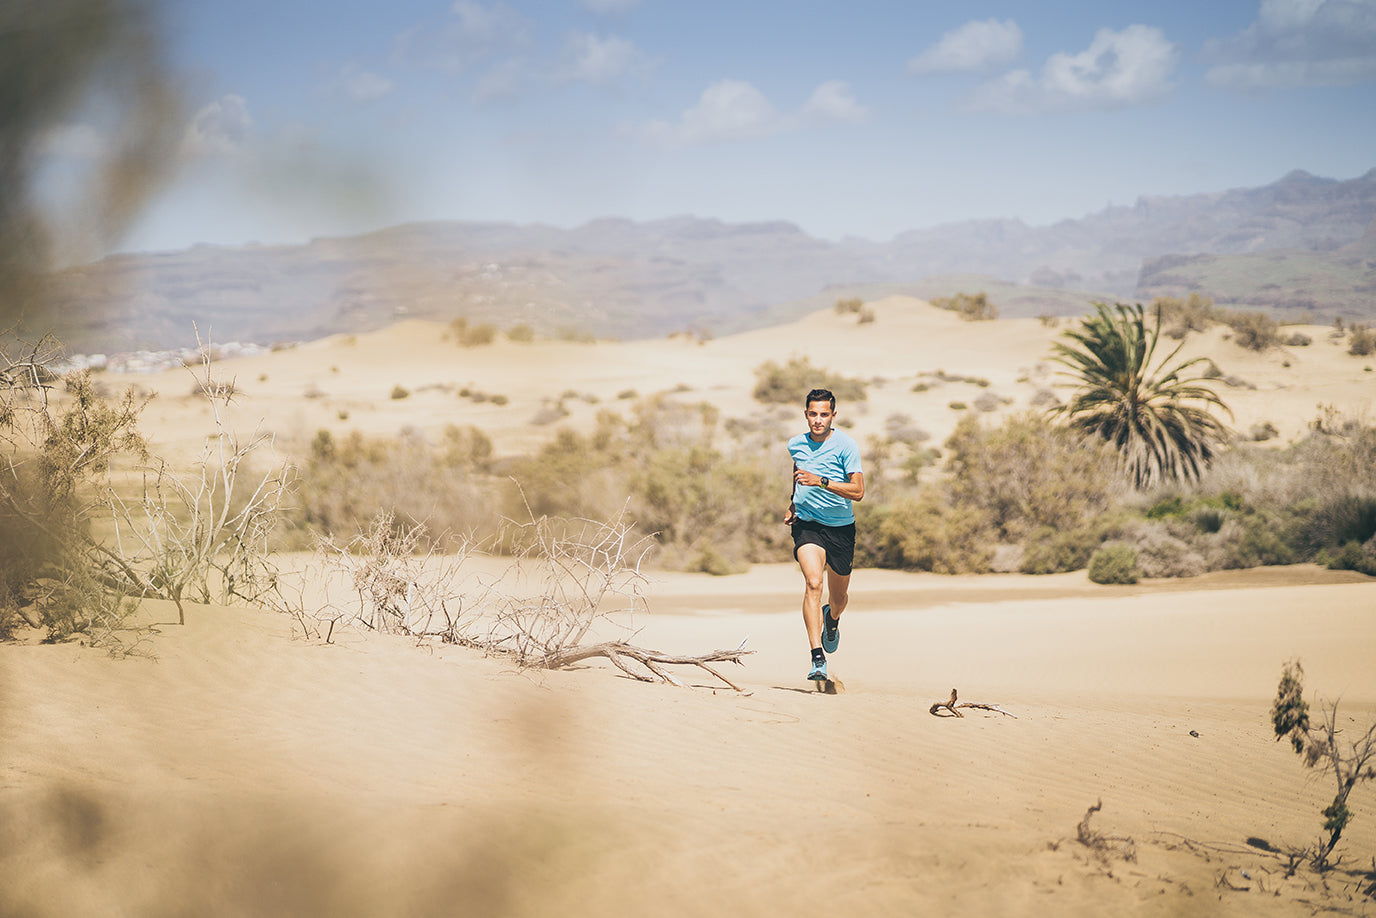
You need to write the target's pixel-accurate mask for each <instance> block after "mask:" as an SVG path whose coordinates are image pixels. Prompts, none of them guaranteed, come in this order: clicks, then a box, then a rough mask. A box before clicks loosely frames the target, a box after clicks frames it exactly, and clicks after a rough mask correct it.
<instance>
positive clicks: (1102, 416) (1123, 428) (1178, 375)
mask: <svg viewBox="0 0 1376 918" xmlns="http://www.w3.org/2000/svg"><path fill="white" fill-rule="evenodd" d="M1094 307H1095V309H1096V310H1097V315H1092V316H1088V317H1086V318H1085V319H1083V320H1081V324H1080V328H1079V329H1076V330H1073V331H1068V332H1066V333H1065V337H1067V338H1070V339H1072V340H1073V341H1074V342H1075V344H1067V343H1062V342H1057V343H1056V344H1055V349H1056V356H1055V357H1054V358H1053V359H1054V360H1055V361H1056V362H1057V363H1060V364H1063V365H1064V366H1066V367H1068V368H1069V370H1070V372H1068V373H1067V372H1064V371H1062V375H1066V376H1071V377H1074V378H1075V379H1076V380H1077V381H1078V383H1079V387H1078V389H1077V391H1076V392H1075V395H1074V397H1073V398H1071V400H1070V402H1069V403H1068V404H1066V405H1062V406H1060V407H1059V408H1056V409H1053V410H1054V411H1055V412H1056V413H1059V414H1064V415H1065V416H1066V417H1067V418H1068V419H1069V421H1070V426H1071V427H1073V428H1076V429H1078V430H1082V431H1084V432H1086V433H1090V434H1094V435H1096V436H1099V437H1102V438H1103V439H1104V440H1106V441H1108V442H1109V443H1112V444H1113V445H1114V447H1115V448H1116V449H1117V450H1118V455H1119V458H1120V460H1121V462H1122V465H1123V468H1124V469H1125V470H1126V472H1127V473H1128V475H1129V476H1130V477H1131V479H1132V482H1133V484H1134V485H1135V486H1136V487H1137V488H1139V489H1141V488H1146V487H1150V486H1151V485H1154V484H1157V483H1158V482H1160V481H1163V480H1165V479H1167V478H1174V479H1184V480H1196V479H1198V478H1199V474H1200V472H1201V471H1202V470H1203V469H1204V468H1205V467H1207V466H1208V464H1209V462H1210V460H1211V459H1213V457H1214V454H1215V452H1216V451H1217V449H1218V447H1219V446H1221V445H1222V444H1223V442H1224V441H1225V440H1226V439H1227V428H1225V427H1224V426H1223V424H1222V422H1220V421H1219V420H1218V419H1217V418H1215V417H1214V416H1213V415H1212V414H1210V413H1209V409H1210V408H1214V407H1216V408H1219V409H1222V410H1223V411H1226V412H1228V416H1229V417H1232V412H1231V411H1229V409H1228V406H1227V405H1225V404H1224V403H1223V400H1222V399H1220V398H1219V397H1218V396H1217V395H1216V394H1215V393H1214V391H1213V390H1212V389H1210V388H1209V387H1208V386H1207V385H1202V383H1203V382H1204V380H1205V379H1206V378H1207V377H1205V376H1201V375H1195V374H1190V375H1187V372H1188V371H1189V370H1190V368H1191V367H1193V366H1195V365H1196V364H1199V363H1203V362H1205V358H1203V357H1196V358H1194V359H1193V360H1185V361H1182V362H1181V363H1179V364H1177V365H1175V366H1170V363H1171V361H1173V360H1174V359H1175V355H1176V354H1178V353H1179V352H1180V347H1182V346H1183V342H1182V343H1181V345H1180V346H1177V347H1176V349H1175V350H1173V351H1171V353H1170V354H1169V355H1168V356H1167V357H1165V358H1164V359H1163V360H1161V361H1160V362H1158V363H1156V364H1155V366H1153V364H1152V357H1153V355H1154V354H1155V352H1156V344H1157V341H1158V340H1159V339H1160V335H1161V314H1160V312H1159V311H1158V312H1157V315H1156V324H1155V325H1154V326H1152V327H1150V328H1148V327H1147V324H1146V321H1145V318H1144V315H1143V309H1142V306H1141V305H1140V304H1138V305H1135V306H1125V305H1123V304H1122V303H1115V304H1114V305H1113V306H1111V307H1110V306H1109V305H1108V304H1107V303H1098V302H1096V303H1094ZM1187 403H1188V404H1187Z"/></svg>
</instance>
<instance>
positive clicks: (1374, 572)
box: [1325, 541, 1376, 577]
mask: <svg viewBox="0 0 1376 918" xmlns="http://www.w3.org/2000/svg"><path fill="white" fill-rule="evenodd" d="M1325 564H1326V566H1327V567H1328V569H1329V570H1333V571H1359V572H1360V573H1363V574H1366V575H1367V576H1369V577H1376V541H1373V542H1368V543H1367V544H1366V545H1362V544H1360V543H1358V542H1348V543H1347V544H1346V545H1344V546H1343V547H1342V548H1340V549H1339V550H1338V551H1336V552H1332V553H1329V554H1327V555H1326V556H1325Z"/></svg>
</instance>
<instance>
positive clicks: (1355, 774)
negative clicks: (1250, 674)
mask: <svg viewBox="0 0 1376 918" xmlns="http://www.w3.org/2000/svg"><path fill="white" fill-rule="evenodd" d="M1320 707H1321V709H1322V712H1323V719H1322V722H1320V723H1319V724H1318V725H1317V726H1316V725H1314V724H1312V723H1311V722H1310V720H1309V703H1308V702H1306V701H1305V700H1304V668H1303V667H1302V666H1300V662H1299V661H1298V660H1291V661H1289V662H1288V663H1286V664H1285V666H1284V668H1283V669H1282V670H1281V674H1280V683H1279V684H1278V685H1277V686H1276V699H1275V701H1274V702H1273V703H1272V705H1271V725H1272V727H1273V728H1274V730H1275V734H1276V739H1277V740H1280V739H1288V740H1289V741H1290V745H1291V747H1292V748H1294V750H1295V753H1296V754H1297V755H1299V756H1300V758H1301V759H1302V760H1303V762H1304V765H1305V767H1306V768H1318V769H1319V770H1320V771H1321V772H1323V773H1325V774H1328V775H1330V776H1331V777H1332V778H1333V780H1334V782H1335V783H1336V785H1337V793H1336V794H1335V795H1334V797H1333V802H1332V803H1330V804H1329V805H1328V806H1327V807H1326V808H1325V809H1324V811H1323V817H1324V823H1323V828H1324V831H1325V832H1327V833H1328V837H1327V838H1326V839H1320V840H1319V841H1318V842H1317V843H1316V844H1315V845H1314V848H1313V850H1312V857H1311V862H1312V864H1313V866H1314V869H1316V870H1320V871H1322V870H1327V869H1329V868H1330V867H1334V866H1337V861H1330V860H1329V858H1330V856H1331V855H1332V853H1333V849H1334V847H1336V846H1337V844H1338V839H1339V838H1341V837H1342V834H1343V829H1344V828H1346V827H1347V824H1348V822H1350V821H1351V819H1352V811H1351V810H1350V809H1349V808H1348V806H1347V800H1348V795H1349V794H1351V793H1352V790H1353V789H1354V788H1355V787H1356V786H1357V785H1358V784H1360V783H1362V782H1364V781H1371V780H1373V779H1376V723H1373V724H1372V725H1371V726H1369V727H1368V728H1367V729H1366V732H1365V733H1363V734H1360V735H1359V736H1357V737H1356V738H1355V739H1353V740H1351V741H1349V742H1345V743H1340V742H1339V737H1340V735H1341V734H1342V733H1343V730H1342V728H1341V727H1339V726H1338V703H1337V702H1336V701H1335V702H1332V703H1331V704H1324V703H1321V704H1320Z"/></svg>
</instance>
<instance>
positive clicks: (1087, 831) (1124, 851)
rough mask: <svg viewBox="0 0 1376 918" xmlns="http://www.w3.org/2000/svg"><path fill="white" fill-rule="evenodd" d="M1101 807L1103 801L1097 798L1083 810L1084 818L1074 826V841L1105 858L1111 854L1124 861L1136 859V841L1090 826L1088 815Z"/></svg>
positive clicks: (1091, 814) (1102, 806)
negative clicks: (1108, 833) (1106, 833)
mask: <svg viewBox="0 0 1376 918" xmlns="http://www.w3.org/2000/svg"><path fill="white" fill-rule="evenodd" d="M1103 808H1104V801H1102V800H1099V801H1097V802H1096V803H1095V804H1094V805H1093V806H1091V807H1090V808H1089V809H1087V810H1085V816H1084V818H1083V819H1081V820H1080V822H1079V823H1078V824H1077V825H1076V826H1075V839H1076V841H1078V842H1079V843H1080V844H1082V845H1084V846H1085V847H1086V848H1089V849H1090V850H1091V851H1093V852H1095V853H1096V854H1098V855H1099V857H1101V858H1103V859H1105V860H1107V859H1108V857H1109V856H1111V855H1118V856H1119V857H1121V858H1123V860H1125V861H1135V860H1137V843H1136V842H1134V841H1133V840H1132V839H1131V838H1129V837H1128V836H1125V835H1105V834H1104V833H1103V832H1100V831H1099V830H1098V829H1094V828H1091V827H1090V825H1089V819H1090V817H1091V816H1093V815H1094V814H1095V813H1097V812H1099V811H1100V810H1102V809H1103Z"/></svg>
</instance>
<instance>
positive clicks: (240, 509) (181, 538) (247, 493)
mask: <svg viewBox="0 0 1376 918" xmlns="http://www.w3.org/2000/svg"><path fill="white" fill-rule="evenodd" d="M196 340H197V344H198V345H199V347H200V352H201V355H202V356H201V364H200V372H199V375H198V374H197V372H196V370H194V369H192V370H191V372H192V375H193V377H195V379H196V391H198V392H199V393H200V394H201V395H202V396H203V397H204V398H205V400H206V403H207V404H208V405H209V407H210V409H211V414H212V417H213V418H214V421H215V434H214V435H212V436H210V437H209V438H208V439H207V442H206V445H205V448H204V450H203V451H202V453H201V455H200V456H199V458H198V459H197V460H196V461H195V463H194V464H193V466H192V469H191V471H190V472H189V473H179V472H177V471H176V470H174V469H172V468H171V467H169V466H168V464H167V463H166V462H163V461H153V462H149V463H147V464H144V465H141V466H140V467H139V469H138V471H139V472H140V476H141V481H140V488H139V490H138V492H137V493H136V495H135V496H133V497H132V498H128V497H125V496H123V495H121V494H120V493H119V491H118V490H117V489H116V488H115V487H113V486H109V485H107V486H106V487H105V488H104V489H103V490H102V492H101V500H102V501H103V502H104V504H105V506H106V508H107V509H108V511H109V513H110V516H111V518H112V520H113V522H114V537H113V539H112V542H111V543H110V544H108V545H107V544H99V545H96V546H94V551H95V552H96V554H97V555H98V559H99V564H100V567H101V569H102V571H103V572H104V575H105V577H106V579H107V581H108V582H109V583H111V584H112V585H115V586H117V587H119V588H121V589H123V590H124V591H125V592H127V593H129V594H130V595H134V596H151V597H157V598H160V599H168V600H171V601H173V602H174V603H176V605H177V618H178V622H179V623H180V624H185V623H186V613H185V610H184V609H183V607H182V602H183V600H184V599H190V600H192V601H196V602H204V603H209V602H215V601H220V602H231V601H233V600H235V599H238V600H242V601H244V602H248V603H254V602H263V601H265V600H266V599H267V598H268V597H269V596H270V594H271V593H272V590H273V588H274V585H275V583H276V579H277V572H276V569H275V568H274V567H273V565H272V563H271V562H270V560H269V551H268V544H267V542H268V535H269V533H270V531H271V529H272V527H273V525H274V524H275V523H276V521H277V519H278V515H279V511H280V510H281V509H282V506H283V503H284V501H285V498H286V495H287V494H288V492H289V491H290V488H291V484H292V475H293V472H292V469H291V467H290V466H289V465H288V464H287V463H285V462H282V461H279V460H278V459H277V457H276V455H275V453H274V451H273V438H272V436H271V435H270V434H265V433H263V432H262V431H261V429H255V430H254V431H253V433H252V434H251V435H250V436H249V437H248V438H247V439H246V440H241V439H240V438H239V435H238V434H237V433H236V432H235V431H234V430H233V428H232V427H231V426H230V424H229V421H228V419H227V417H226V412H227V409H228V407H229V405H230V404H231V403H232V401H233V399H234V397H235V392H236V389H235V386H234V383H233V381H232V380H231V381H229V382H225V381H222V380H219V379H216V378H215V377H214V375H213V374H212V367H211V364H212V360H211V349H210V346H209V344H208V343H202V342H201V340H200V335H199V334H198V335H197V338H196ZM189 369H190V368H189ZM262 453H267V454H269V455H268V461H267V463H266V470H265V471H260V472H254V471H253V470H252V469H251V467H250V465H251V461H252V460H253V459H254V458H255V457H256V456H257V455H259V454H262Z"/></svg>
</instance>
